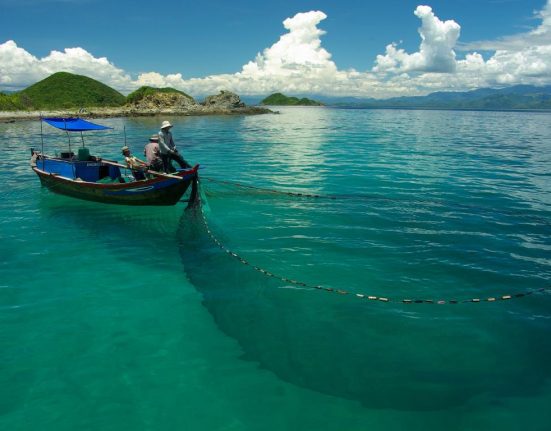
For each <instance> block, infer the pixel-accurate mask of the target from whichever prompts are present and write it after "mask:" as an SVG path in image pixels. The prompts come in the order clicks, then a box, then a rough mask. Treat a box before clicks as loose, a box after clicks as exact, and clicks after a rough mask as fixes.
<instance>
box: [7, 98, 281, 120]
mask: <svg viewBox="0 0 551 431" xmlns="http://www.w3.org/2000/svg"><path fill="white" fill-rule="evenodd" d="M268 113H274V111H271V110H270V109H268V108H263V107H258V106H246V105H245V104H244V103H243V102H242V101H241V99H240V98H239V96H238V95H237V94H235V93H232V92H231V91H221V92H220V93H219V94H217V95H214V96H207V97H206V98H205V100H204V101H203V102H202V103H197V102H196V101H195V100H194V99H193V98H192V97H189V96H187V95H184V94H181V93H178V92H170V93H162V92H159V93H154V94H148V95H146V96H144V97H143V98H141V99H140V100H137V101H136V102H132V103H129V104H127V105H125V106H122V107H113V108H87V109H84V110H80V111H79V112H78V113H75V112H67V111H64V112H62V111H58V110H56V111H55V112H54V111H52V112H44V111H42V112H36V111H34V112H30V111H14V112H0V121H10V120H14V119H16V120H20V119H21V120H22V119H36V118H39V117H40V115H42V116H43V117H48V116H52V117H53V116H56V117H70V116H80V117H82V118H101V117H103V118H105V117H140V116H152V115H257V114H268Z"/></svg>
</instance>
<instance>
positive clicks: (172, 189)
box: [31, 118, 199, 205]
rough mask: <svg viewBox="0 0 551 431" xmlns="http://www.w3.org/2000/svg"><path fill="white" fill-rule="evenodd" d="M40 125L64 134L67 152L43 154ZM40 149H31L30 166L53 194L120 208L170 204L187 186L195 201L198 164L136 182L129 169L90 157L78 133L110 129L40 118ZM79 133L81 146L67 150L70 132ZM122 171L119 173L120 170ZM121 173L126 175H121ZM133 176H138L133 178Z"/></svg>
mask: <svg viewBox="0 0 551 431" xmlns="http://www.w3.org/2000/svg"><path fill="white" fill-rule="evenodd" d="M43 122H45V123H47V124H49V125H51V126H53V127H55V128H57V129H60V130H63V131H65V132H66V133H67V138H68V141H69V150H68V151H66V152H61V153H60V155H59V156H57V155H56V156H49V155H46V154H44V139H43V134H42V124H43ZM40 124H41V137H42V149H41V151H40V152H39V151H36V150H35V149H34V148H31V167H32V169H33V171H34V172H35V173H36V174H37V175H38V178H39V179H40V182H41V183H42V185H43V186H45V187H47V188H48V189H49V190H51V191H52V192H54V193H59V194H62V195H66V196H71V197H74V198H78V199H85V200H89V201H95V202H102V203H109V204H120V205H174V204H176V203H177V202H179V201H180V199H181V198H182V196H183V195H184V193H186V191H187V190H188V188H189V186H190V185H191V186H192V187H191V192H190V197H189V200H188V202H189V203H190V204H191V203H194V202H195V201H196V200H197V181H198V169H199V165H196V166H194V167H193V168H189V169H179V170H177V171H176V172H174V173H173V174H166V173H162V172H155V171H151V170H147V171H145V175H140V176H145V178H144V179H142V180H137V179H135V178H134V176H133V175H131V173H132V170H131V169H130V168H129V167H127V166H126V165H122V164H119V163H117V162H116V161H113V160H106V159H102V158H100V157H97V156H92V155H90V151H89V149H88V148H87V147H86V146H85V145H84V136H83V133H82V132H85V131H98V130H107V129H112V128H111V127H106V126H103V125H100V124H95V123H92V122H90V121H86V120H83V119H81V118H42V121H41V123H40ZM75 132H76V133H78V132H80V136H81V139H82V147H81V148H79V149H78V152H77V154H76V155H75V154H74V152H73V151H71V138H70V133H75ZM121 169H122V171H121ZM124 173H130V174H129V175H125V174H124ZM137 177H139V176H138V175H137Z"/></svg>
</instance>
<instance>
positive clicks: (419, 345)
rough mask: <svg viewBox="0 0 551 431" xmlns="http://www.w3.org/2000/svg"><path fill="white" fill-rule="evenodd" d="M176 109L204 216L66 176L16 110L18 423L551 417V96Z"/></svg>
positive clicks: (336, 425)
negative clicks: (66, 183)
mask: <svg viewBox="0 0 551 431" xmlns="http://www.w3.org/2000/svg"><path fill="white" fill-rule="evenodd" d="M163 119H164V118H139V119H105V120H103V121H101V120H98V121H99V122H101V123H103V124H106V125H109V126H112V127H114V129H113V130H111V131H108V132H99V133H97V134H95V135H86V136H85V139H86V142H87V145H88V146H89V147H90V148H91V151H92V153H93V154H97V155H101V156H103V157H106V158H108V157H109V158H115V159H118V160H121V156H120V153H119V150H120V147H121V146H122V145H123V144H124V142H125V133H124V131H126V143H127V144H128V145H129V146H130V147H131V149H132V150H133V152H134V153H135V154H136V155H139V154H140V152H141V149H142V148H143V145H144V144H145V143H146V141H147V138H148V137H149V136H150V134H151V133H153V132H156V131H157V130H158V127H159V124H160V122H161V121H162V120H163ZM170 120H171V122H173V124H174V125H175V127H174V129H173V133H174V136H175V139H176V142H177V144H178V146H179V148H180V150H181V151H182V152H183V153H184V156H185V158H186V159H188V160H189V161H191V162H193V163H201V165H202V166H203V168H202V169H201V171H200V172H201V189H202V195H203V206H202V208H201V209H197V210H195V211H185V204H184V203H180V204H178V205H176V206H174V207H169V208H162V207H160V208H155V207H149V208H131V207H120V206H110V205H103V204H97V203H89V202H85V201H79V200H75V199H71V198H67V197H63V196H58V195H55V194H52V193H51V192H50V191H48V190H46V189H43V188H42V187H41V186H40V183H39V180H38V178H37V177H36V176H35V174H34V173H33V172H32V171H31V169H30V166H29V158H30V151H29V149H30V148H31V147H35V148H40V147H41V138H40V124H39V123H38V122H36V121H29V122H27V121H21V122H16V123H5V124H0V136H1V137H2V143H1V149H2V161H1V164H0V166H1V169H0V190H1V196H2V199H1V200H0V265H1V266H0V388H1V390H0V429H2V430H6V431H7V430H9V431H15V430H41V431H46V430H56V431H59V430H189V431H193V430H228V431H229V430H232V431H234V430H235V431H237V430H251V431H252V430H267V431H269V430H316V431H317V430H338V431H356V430H366V431H367V430H369V431H377V430H385V431H387V430H388V431H393V430H408V431H410V430H412V431H416V430H419V431H420V430H423V431H432V430H447V431H459V430H461V431H463V430H469V431H471V430H472V431H474V430H489V429H496V430H511V431H513V430H524V431H548V430H550V429H551V411H550V410H549V406H550V405H551V360H550V358H551V291H539V289H551V114H550V113H530V112H468V111H411V110H410V111H408V110H360V109H356V110H348V109H331V108H318V107H312V108H280V114H279V115H262V116H220V117H216V116H214V117H181V118H180V117H172V118H170ZM46 127H47V126H45V128H44V131H45V132H46V135H45V138H44V146H45V149H46V150H47V152H50V153H53V152H55V151H60V150H64V149H65V148H66V147H65V141H66V140H65V137H64V136H63V134H61V133H60V132H57V131H55V130H54V129H51V128H49V130H47V129H46ZM79 139H80V138H78V139H75V140H74V141H73V144H75V143H77V142H78V140H79ZM253 187H254V188H253ZM273 190H277V191H283V192H293V193H303V194H307V195H316V196H318V197H308V196H306V197H305V196H297V195H294V194H282V193H275V192H273ZM202 214H204V217H205V219H203V215H202ZM204 220H206V224H205V222H204ZM229 251H231V252H233V253H235V254H236V255H237V257H236V256H234V255H232V254H230V253H229ZM266 272H268V274H267V273H266ZM270 274H274V275H275V276H271V275H270ZM300 283H306V284H307V285H309V286H318V285H319V286H322V287H324V288H333V289H336V290H342V291H346V292H348V294H347V295H344V294H339V293H334V292H329V291H327V290H323V289H315V288H310V287H304V286H302V285H301V284H300ZM518 293H530V294H529V295H528V296H523V297H515V295H516V294H518ZM356 294H360V295H366V296H368V295H371V296H376V297H383V298H389V299H391V301H390V302H384V301H380V300H375V301H374V300H369V299H367V298H365V297H364V298H361V297H359V296H357V295H356ZM504 295H512V296H513V298H512V299H509V300H499V298H501V297H503V296H504ZM493 297H495V298H498V300H496V301H491V302H488V301H481V302H460V303H458V304H450V303H446V304H442V305H438V304H435V303H412V304H405V303H402V302H400V300H402V299H419V298H422V299H429V300H433V301H435V302H436V301H438V300H445V301H449V300H458V301H463V300H469V299H487V298H493Z"/></svg>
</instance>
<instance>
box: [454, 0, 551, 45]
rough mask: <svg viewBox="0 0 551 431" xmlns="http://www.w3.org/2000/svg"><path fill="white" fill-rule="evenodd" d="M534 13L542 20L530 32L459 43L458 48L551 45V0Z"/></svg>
mask: <svg viewBox="0 0 551 431" xmlns="http://www.w3.org/2000/svg"><path fill="white" fill-rule="evenodd" d="M534 15H535V18H536V19H540V20H541V24H540V25H538V26H537V27H536V28H535V29H533V30H531V31H529V32H525V33H519V34H514V35H510V36H504V37H500V38H498V39H496V40H483V41H478V42H470V43H459V44H458V46H457V49H458V50H462V51H472V50H481V51H522V50H524V49H527V48H530V47H533V46H542V45H550V44H551V1H550V0H548V1H547V3H546V4H545V6H544V7H543V9H542V10H541V11H537V12H536V13H535V14H534Z"/></svg>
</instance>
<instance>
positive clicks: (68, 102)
mask: <svg viewBox="0 0 551 431" xmlns="http://www.w3.org/2000/svg"><path fill="white" fill-rule="evenodd" d="M224 94H225V93H224V92H222V93H221V95H219V96H218V99H220V100H218V99H216V102H217V103H221V102H224V103H225V105H228V109H230V108H232V109H234V108H237V107H240V106H241V105H244V104H243V103H242V102H240V100H239V97H238V96H237V95H233V93H229V92H227V94H226V95H224ZM228 95H231V97H233V96H235V98H236V100H233V99H232V100H229V99H228V100H225V99H227V96H228ZM228 97H229V96H228ZM320 97H321V96H320ZM222 99H224V100H222ZM321 100H322V101H323V103H322V102H319V101H316V100H312V99H308V98H306V97H303V98H301V99H299V98H298V97H288V96H285V95H284V94H282V93H274V94H272V95H270V96H268V97H266V98H265V99H263V100H262V101H261V102H260V104H261V105H275V106H320V105H324V104H325V105H332V106H348V107H357V108H401V109H485V110H522V109H525V110H530V109H538V110H551V86H545V87H536V86H532V85H516V86H511V87H505V88H498V89H495V88H481V89H478V90H473V91H466V92H436V93H431V94H429V95H427V96H415V97H394V98H390V99H369V98H363V99H361V98H353V97H345V98H335V97H323V98H321ZM210 102H212V101H211V100H210V99H209V98H207V99H206V100H205V102H204V103H203V105H205V104H207V105H210ZM191 105H193V106H198V105H197V104H196V102H195V101H194V99H193V98H192V97H191V96H189V95H188V94H186V93H184V92H182V91H180V90H176V89H174V88H154V87H148V86H144V87H140V88H139V89H138V90H136V91H134V92H132V93H130V94H129V95H128V96H127V97H125V96H123V95H122V94H121V93H119V92H118V91H116V90H114V89H113V88H111V87H109V86H107V85H105V84H103V83H101V82H99V81H96V80H95V79H92V78H89V77H87V76H82V75H75V74H72V73H68V72H58V73H54V74H53V75H51V76H49V77H47V78H46V79H43V80H42V81H39V82H37V83H36V84H33V85H31V86H30V87H28V88H26V89H24V90H22V91H19V92H15V93H1V92H0V111H39V110H59V109H73V110H74V109H76V110H78V109H80V108H86V109H89V108H103V107H105V108H110V107H115V108H117V107H121V108H122V107H131V109H134V110H136V109H138V110H139V109H142V110H144V111H148V112H151V111H154V110H155V109H158V108H159V106H170V107H172V108H176V109H184V108H186V109H188V108H189V107H190V106H191ZM251 109H252V108H251ZM257 109H260V108H257Z"/></svg>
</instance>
